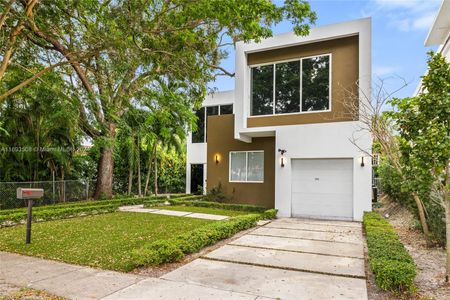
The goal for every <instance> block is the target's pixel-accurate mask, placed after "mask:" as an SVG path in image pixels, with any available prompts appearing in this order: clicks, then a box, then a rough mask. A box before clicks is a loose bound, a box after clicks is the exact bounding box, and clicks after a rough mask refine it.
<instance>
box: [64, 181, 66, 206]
mask: <svg viewBox="0 0 450 300" xmlns="http://www.w3.org/2000/svg"><path fill="white" fill-rule="evenodd" d="M63 183H64V185H63V186H64V188H63V189H64V191H63V193H64V202H66V181H65V180H63Z"/></svg>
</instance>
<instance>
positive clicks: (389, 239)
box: [363, 212, 417, 292]
mask: <svg viewBox="0 0 450 300" xmlns="http://www.w3.org/2000/svg"><path fill="white" fill-rule="evenodd" d="M363 225H364V229H365V232H366V238H367V247H368V252H369V253H368V254H369V265H370V268H371V270H372V272H373V274H374V275H375V282H376V284H377V286H378V287H380V288H381V289H383V290H390V291H395V292H401V291H412V290H413V288H414V283H413V282H414V278H415V277H416V275H417V270H416V265H415V264H414V260H413V259H412V257H411V255H409V253H408V251H407V250H406V249H405V247H404V246H403V244H402V242H401V241H400V238H399V236H398V235H397V233H396V232H395V230H394V228H393V227H392V225H391V224H389V222H388V221H386V220H385V219H384V218H383V217H382V216H380V215H379V214H377V213H375V212H366V213H364V219H363Z"/></svg>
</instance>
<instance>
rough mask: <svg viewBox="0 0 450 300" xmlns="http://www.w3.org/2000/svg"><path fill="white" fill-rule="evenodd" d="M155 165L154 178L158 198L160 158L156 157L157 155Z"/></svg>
mask: <svg viewBox="0 0 450 300" xmlns="http://www.w3.org/2000/svg"><path fill="white" fill-rule="evenodd" d="M154 163H155V165H154V167H155V178H154V182H153V184H154V193H155V196H158V158H157V157H156V155H155V162H154Z"/></svg>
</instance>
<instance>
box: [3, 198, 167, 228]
mask: <svg viewBox="0 0 450 300" xmlns="http://www.w3.org/2000/svg"><path fill="white" fill-rule="evenodd" d="M149 199H156V200H153V201H157V202H161V200H162V199H167V196H157V197H155V196H153V197H146V198H124V199H112V200H95V201H93V200H89V201H82V202H70V203H61V204H55V205H45V206H37V207H33V220H36V221H47V220H55V219H63V218H67V217H72V216H79V215H93V214H100V213H109V212H114V211H116V210H117V208H118V207H120V206H123V205H136V204H142V203H143V202H144V201H149ZM158 199H160V200H158ZM26 218H27V209H26V208H16V209H8V210H1V211H0V227H1V226H11V225H15V224H17V223H20V222H22V221H24V220H25V219H26Z"/></svg>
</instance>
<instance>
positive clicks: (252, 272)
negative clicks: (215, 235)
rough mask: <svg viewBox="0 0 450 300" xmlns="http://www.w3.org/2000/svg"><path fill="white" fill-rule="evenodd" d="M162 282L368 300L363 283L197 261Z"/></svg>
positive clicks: (269, 294) (284, 295)
mask: <svg viewBox="0 0 450 300" xmlns="http://www.w3.org/2000/svg"><path fill="white" fill-rule="evenodd" d="M162 278H165V279H169V280H174V281H180V282H186V283H194V284H200V285H204V286H209V287H213V288H218V289H224V290H233V291H235V292H241V293H250V294H256V295H261V296H263V297H272V298H281V299H297V300H301V299H358V300H364V299H367V290H366V281H365V280H364V279H359V278H348V277H342V276H331V275H323V274H317V273H308V272H300V271H291V270H283V269H275V268H266V267H259V266H251V265H243V264H237V263H230V262H222V261H212V260H206V259H196V260H194V261H193V262H191V263H189V264H187V265H185V266H183V267H181V268H179V269H176V270H175V271H172V272H170V273H168V274H166V275H164V276H163V277H162Z"/></svg>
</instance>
